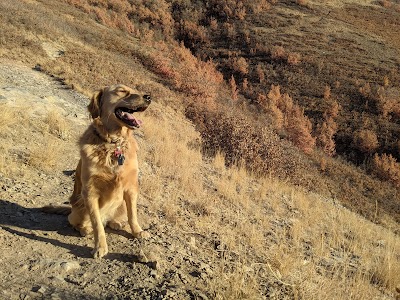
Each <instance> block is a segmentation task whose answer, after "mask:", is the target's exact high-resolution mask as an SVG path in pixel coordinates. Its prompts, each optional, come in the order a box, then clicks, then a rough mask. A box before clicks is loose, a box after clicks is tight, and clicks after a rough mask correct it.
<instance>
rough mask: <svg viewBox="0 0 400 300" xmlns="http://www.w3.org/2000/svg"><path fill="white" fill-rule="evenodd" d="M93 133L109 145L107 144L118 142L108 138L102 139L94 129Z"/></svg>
mask: <svg viewBox="0 0 400 300" xmlns="http://www.w3.org/2000/svg"><path fill="white" fill-rule="evenodd" d="M93 132H94V134H95V135H97V137H99V138H100V139H102V140H103V141H104V142H106V143H109V144H117V143H118V140H112V139H110V138H107V137H104V136H102V135H101V134H100V133H99V132H98V131H97V129H96V128H93Z"/></svg>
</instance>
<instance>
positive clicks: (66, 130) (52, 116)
mask: <svg viewBox="0 0 400 300" xmlns="http://www.w3.org/2000/svg"><path fill="white" fill-rule="evenodd" d="M44 123H45V124H46V125H47V126H48V131H49V133H51V134H53V135H55V136H56V137H58V138H60V139H63V140H66V139H68V137H69V136H70V130H71V129H70V125H69V121H67V119H66V118H65V117H63V116H62V115H61V114H60V113H59V112H58V111H57V110H55V109H53V110H51V111H49V112H48V113H47V116H46V118H45V120H44Z"/></svg>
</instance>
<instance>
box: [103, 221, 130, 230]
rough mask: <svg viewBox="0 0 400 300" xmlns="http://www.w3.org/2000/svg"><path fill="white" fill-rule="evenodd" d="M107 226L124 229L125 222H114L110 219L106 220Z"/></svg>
mask: <svg viewBox="0 0 400 300" xmlns="http://www.w3.org/2000/svg"><path fill="white" fill-rule="evenodd" d="M107 225H108V227H110V228H111V229H114V230H122V229H124V227H125V225H126V222H115V221H110V222H108V224H107Z"/></svg>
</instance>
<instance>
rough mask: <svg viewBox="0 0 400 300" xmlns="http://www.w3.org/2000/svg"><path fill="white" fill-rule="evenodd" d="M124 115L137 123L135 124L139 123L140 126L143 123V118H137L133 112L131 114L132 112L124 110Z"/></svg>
mask: <svg viewBox="0 0 400 300" xmlns="http://www.w3.org/2000/svg"><path fill="white" fill-rule="evenodd" d="M123 115H124V117H125V118H126V119H127V120H129V121H130V122H132V123H135V124H137V125H138V126H140V125H142V123H143V122H142V121H141V120H138V119H136V118H135V117H134V116H133V115H132V114H130V113H127V112H124V114H123Z"/></svg>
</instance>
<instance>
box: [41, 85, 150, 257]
mask: <svg viewBox="0 0 400 300" xmlns="http://www.w3.org/2000/svg"><path fill="white" fill-rule="evenodd" d="M150 102H151V99H150V96H149V95H144V94H140V93H139V92H137V91H135V90H133V89H131V88H129V87H127V86H125V85H122V84H118V85H113V86H109V87H106V88H104V89H102V90H100V91H98V92H96V93H95V94H94V95H93V97H92V99H91V102H90V104H89V105H88V110H89V112H90V115H91V117H92V119H93V122H92V123H91V125H90V126H89V127H88V128H87V129H86V131H85V132H84V133H83V135H82V136H81V138H80V140H79V146H80V154H81V158H80V160H79V163H78V166H77V168H76V176H75V185H74V191H73V193H72V196H71V197H70V204H71V211H70V214H69V216H68V221H69V223H70V224H71V225H72V226H73V227H74V228H75V229H76V230H78V231H79V232H80V233H81V235H82V236H86V235H89V234H92V233H93V235H94V243H95V245H94V250H93V257H94V258H101V257H103V256H104V255H106V254H107V253H108V246H107V242H106V235H105V230H104V227H105V226H107V225H108V226H109V227H111V228H113V229H122V228H123V227H124V226H125V224H126V222H128V224H129V226H130V229H131V231H132V234H133V236H134V237H136V238H147V237H148V236H149V234H148V233H147V232H146V231H143V229H142V228H141V227H140V225H139V223H138V220H137V207H136V202H137V197H138V160H137V150H138V145H137V143H136V141H135V139H134V137H133V130H134V129H136V128H138V127H140V125H141V121H140V120H138V119H137V118H136V117H135V116H134V114H135V113H136V112H142V111H144V110H145V109H146V108H147V107H148V106H149V104H150ZM48 208H49V207H48ZM49 211H51V208H50V209H48V212H49ZM53 212H54V210H53Z"/></svg>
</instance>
